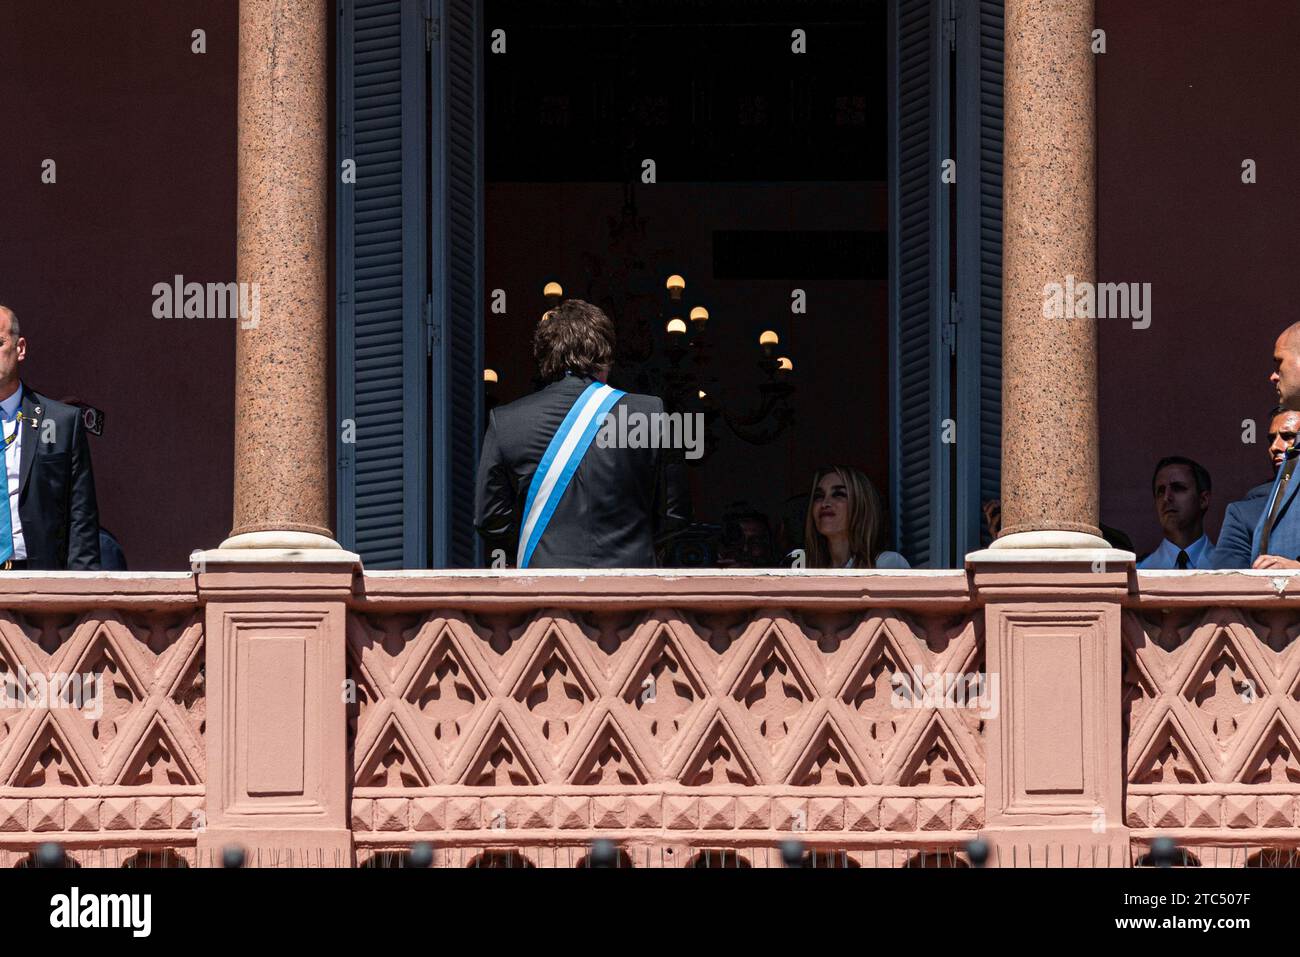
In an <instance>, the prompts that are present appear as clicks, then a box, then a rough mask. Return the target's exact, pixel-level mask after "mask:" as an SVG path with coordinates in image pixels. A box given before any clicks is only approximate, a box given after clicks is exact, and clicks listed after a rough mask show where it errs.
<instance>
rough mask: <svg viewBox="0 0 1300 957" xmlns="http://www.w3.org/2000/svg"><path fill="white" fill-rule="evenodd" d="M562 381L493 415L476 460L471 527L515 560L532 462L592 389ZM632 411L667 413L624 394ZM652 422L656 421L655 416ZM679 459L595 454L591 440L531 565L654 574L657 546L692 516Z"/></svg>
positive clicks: (647, 453) (647, 399) (652, 453)
mask: <svg viewBox="0 0 1300 957" xmlns="http://www.w3.org/2000/svg"><path fill="white" fill-rule="evenodd" d="M592 381H594V380H592V379H590V378H587V377H585V376H576V375H575V376H565V377H564V378H563V379H561V380H559V381H558V382H553V383H552V384H551V385H549V386H547V387H546V388H545V389H542V390H541V391H540V392H535V393H533V394H532V395H530V396H525V397H524V398H522V399H519V400H518V401H516V402H511V403H510V404H509V405H504V406H501V407H500V408H497V409H494V410H493V411H492V414H491V416H490V417H489V419H488V428H487V435H486V436H484V439H483V455H482V457H481V458H480V459H479V468H478V488H477V497H476V502H475V509H474V512H475V515H474V524H475V526H476V527H477V528H478V530H479V534H481V535H482V536H483V538H484V540H485V541H486V542H487V545H488V547H489V548H493V549H495V548H503V549H505V550H506V552H507V560H508V562H509V564H510V565H512V566H513V565H514V564H515V556H516V549H517V548H518V542H519V528H520V525H521V524H522V521H523V510H524V502H525V500H526V499H527V497H528V488H529V486H530V485H531V484H532V481H533V473H534V472H535V471H536V470H537V464H538V463H539V462H540V461H541V460H542V456H543V455H544V454H545V453H546V447H547V446H548V445H550V442H551V438H552V437H553V436H554V435H555V433H556V431H557V430H558V429H559V427H560V423H561V422H563V421H564V417H565V416H566V415H568V413H569V410H570V409H571V408H572V407H573V404H574V403H575V402H576V401H577V399H578V397H579V396H580V395H582V393H583V391H584V390H585V389H586V388H587V386H589V385H590V384H591V383H592ZM620 405H625V406H627V410H628V412H629V413H633V412H641V413H653V412H663V411H664V404H663V401H662V400H661V399H657V398H655V397H653V396H648V395H634V394H632V393H628V394H627V395H625V396H624V397H623V398H621V399H619V401H618V403H617V404H615V406H614V407H613V408H611V409H610V414H611V415H614V414H617V412H618V407H619V406H620ZM649 421H652V422H653V421H654V420H653V419H651V420H649ZM680 459H681V457H680V453H673V452H672V451H671V450H665V449H652V448H636V449H631V448H601V447H600V445H599V442H598V441H596V440H593V441H592V443H591V446H590V447H589V448H588V450H587V453H586V455H585V456H584V457H583V459H582V463H581V464H580V465H579V466H578V469H577V471H576V472H575V473H574V475H573V479H572V481H570V483H569V487H568V488H567V489H565V492H564V495H563V497H562V498H561V499H560V502H559V504H558V505H557V506H556V509H555V512H554V514H553V515H552V516H551V522H550V524H549V525H548V526H547V528H546V531H545V532H544V533H543V535H542V537H541V539H540V540H539V541H538V543H537V547H536V548H535V549H534V550H533V555H532V558H531V560H530V561H529V563H528V567H529V568H653V567H654V566H655V551H654V546H655V541H656V540H657V539H658V538H660V537H662V536H664V535H666V534H669V533H671V532H674V531H677V530H678V529H679V528H680V527H682V526H684V525H685V524H686V522H687V521H688V520H689V506H688V504H687V497H686V490H685V482H684V478H685V476H684V472H683V470H684V465H683V464H682V463H681V460H680Z"/></svg>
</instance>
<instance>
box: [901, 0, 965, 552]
mask: <svg viewBox="0 0 1300 957" xmlns="http://www.w3.org/2000/svg"><path fill="white" fill-rule="evenodd" d="M943 14H944V2H943V0H896V2H895V3H893V4H891V6H890V17H891V24H890V31H889V32H890V37H891V43H890V56H891V60H892V62H891V64H890V70H889V77H890V90H889V113H890V116H889V122H890V131H889V132H890V142H889V178H890V187H891V188H890V217H889V229H890V250H889V252H890V349H891V356H890V358H891V363H890V386H891V433H892V434H891V438H892V441H891V448H892V450H893V462H892V468H891V469H890V476H891V489H890V493H891V494H890V500H891V506H892V509H893V517H894V521H893V528H894V535H895V547H896V548H897V549H898V550H899V551H901V552H902V553H903V554H904V555H905V556H906V557H907V559H908V560H909V561H910V562H911V563H912V565H913V566H916V567H943V566H945V565H947V564H948V563H949V562H950V560H951V554H952V535H951V528H952V523H951V518H950V514H949V511H950V502H951V495H950V493H951V486H952V482H951V477H950V475H949V469H950V461H951V460H950V450H951V448H952V445H951V444H945V443H944V442H943V438H944V436H943V421H944V420H945V419H946V418H948V417H949V414H950V412H949V409H950V398H951V389H950V385H949V383H950V365H951V353H950V347H949V345H948V308H949V302H950V295H949V281H948V269H949V259H950V256H949V249H948V242H949V205H948V204H949V189H948V188H947V187H946V186H945V185H944V184H942V183H941V182H940V174H941V171H942V164H943V160H945V159H947V158H949V157H950V156H951V155H952V154H951V152H950V150H949V132H948V126H949V124H948V116H949V110H948V73H949V56H948V47H949V42H950V41H949V38H948V37H947V36H945V30H944V15H943Z"/></svg>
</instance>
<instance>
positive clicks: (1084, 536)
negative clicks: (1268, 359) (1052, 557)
mask: <svg viewBox="0 0 1300 957" xmlns="http://www.w3.org/2000/svg"><path fill="white" fill-rule="evenodd" d="M1004 548H1110V542H1108V541H1106V539H1104V538H1102V537H1100V536H1099V535H1090V534H1089V533H1087V532H1075V531H1068V530H1066V529H1059V528H1046V529H1038V530H1035V531H1030V532H1012V533H1011V534H1009V535H1004V536H1002V537H1001V538H996V539H994V540H993V544H991V545H990V546H989V550H990V551H1001V550H1002V549H1004Z"/></svg>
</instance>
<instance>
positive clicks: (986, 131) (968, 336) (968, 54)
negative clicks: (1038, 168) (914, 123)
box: [956, 0, 1003, 559]
mask: <svg viewBox="0 0 1300 957" xmlns="http://www.w3.org/2000/svg"><path fill="white" fill-rule="evenodd" d="M1002 7H1003V2H1002V0H962V7H961V8H960V11H959V13H958V17H957V64H956V72H957V83H956V87H957V98H958V103H957V156H958V169H959V174H958V180H957V222H958V233H957V263H958V267H957V301H958V303H959V304H960V310H961V318H960V322H959V323H958V324H957V395H958V398H957V422H958V440H957V448H958V450H959V452H958V457H957V461H958V476H957V521H958V530H957V557H958V559H960V558H961V557H962V556H963V555H965V554H966V553H967V552H970V551H973V550H974V549H976V548H979V547H981V546H982V545H986V544H987V543H988V540H989V536H988V533H987V531H986V530H985V520H984V516H983V513H982V509H981V506H982V503H984V502H986V501H988V500H989V499H995V498H999V497H1000V496H1001V486H1002V47H1003V39H1002V31H1003V19H1002Z"/></svg>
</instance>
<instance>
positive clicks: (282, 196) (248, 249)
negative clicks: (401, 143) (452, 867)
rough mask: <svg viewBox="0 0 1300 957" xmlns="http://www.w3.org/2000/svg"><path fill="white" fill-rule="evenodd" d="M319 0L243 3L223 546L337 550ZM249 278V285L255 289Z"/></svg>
mask: <svg viewBox="0 0 1300 957" xmlns="http://www.w3.org/2000/svg"><path fill="white" fill-rule="evenodd" d="M328 10H329V4H328V3H327V2H326V0H241V2H240V4H239V239H238V243H239V246H238V260H239V264H238V273H239V280H240V282H242V283H249V284H250V287H249V288H250V296H249V303H250V306H251V308H250V309H249V310H247V311H246V312H245V314H243V315H241V317H240V323H239V330H238V332H237V333H236V342H237V348H236V358H235V389H236V392H235V395H236V401H235V523H234V529H233V531H232V532H231V537H230V539H228V540H227V541H226V542H225V543H224V545H223V546H222V548H223V549H237V548H285V547H290V548H303V547H307V548H311V547H324V548H338V545H337V544H336V543H335V542H334V540H333V538H332V537H331V533H330V528H329V525H330V522H329V471H328V451H327V446H326V442H327V441H328V439H327V436H328V432H327V429H326V424H325V418H326V410H327V408H328V396H327V394H326V388H327V382H328V379H327V372H326V350H327V338H326V332H327V330H326V322H327V320H328V315H329V313H328V308H327V298H326V277H327V268H326V267H327V257H328V256H329V244H328V242H327V239H326V229H325V227H326V205H325V204H326V202H327V201H328V198H329V183H330V174H329V170H328V168H327V164H328V139H327V129H326V128H327V125H328V116H329V113H328V103H327V96H328V90H329V71H330V63H329V58H328V57H327V55H326V53H327V49H328V43H327V40H328V38H327V23H328V21H327V17H328ZM253 284H255V285H253Z"/></svg>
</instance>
